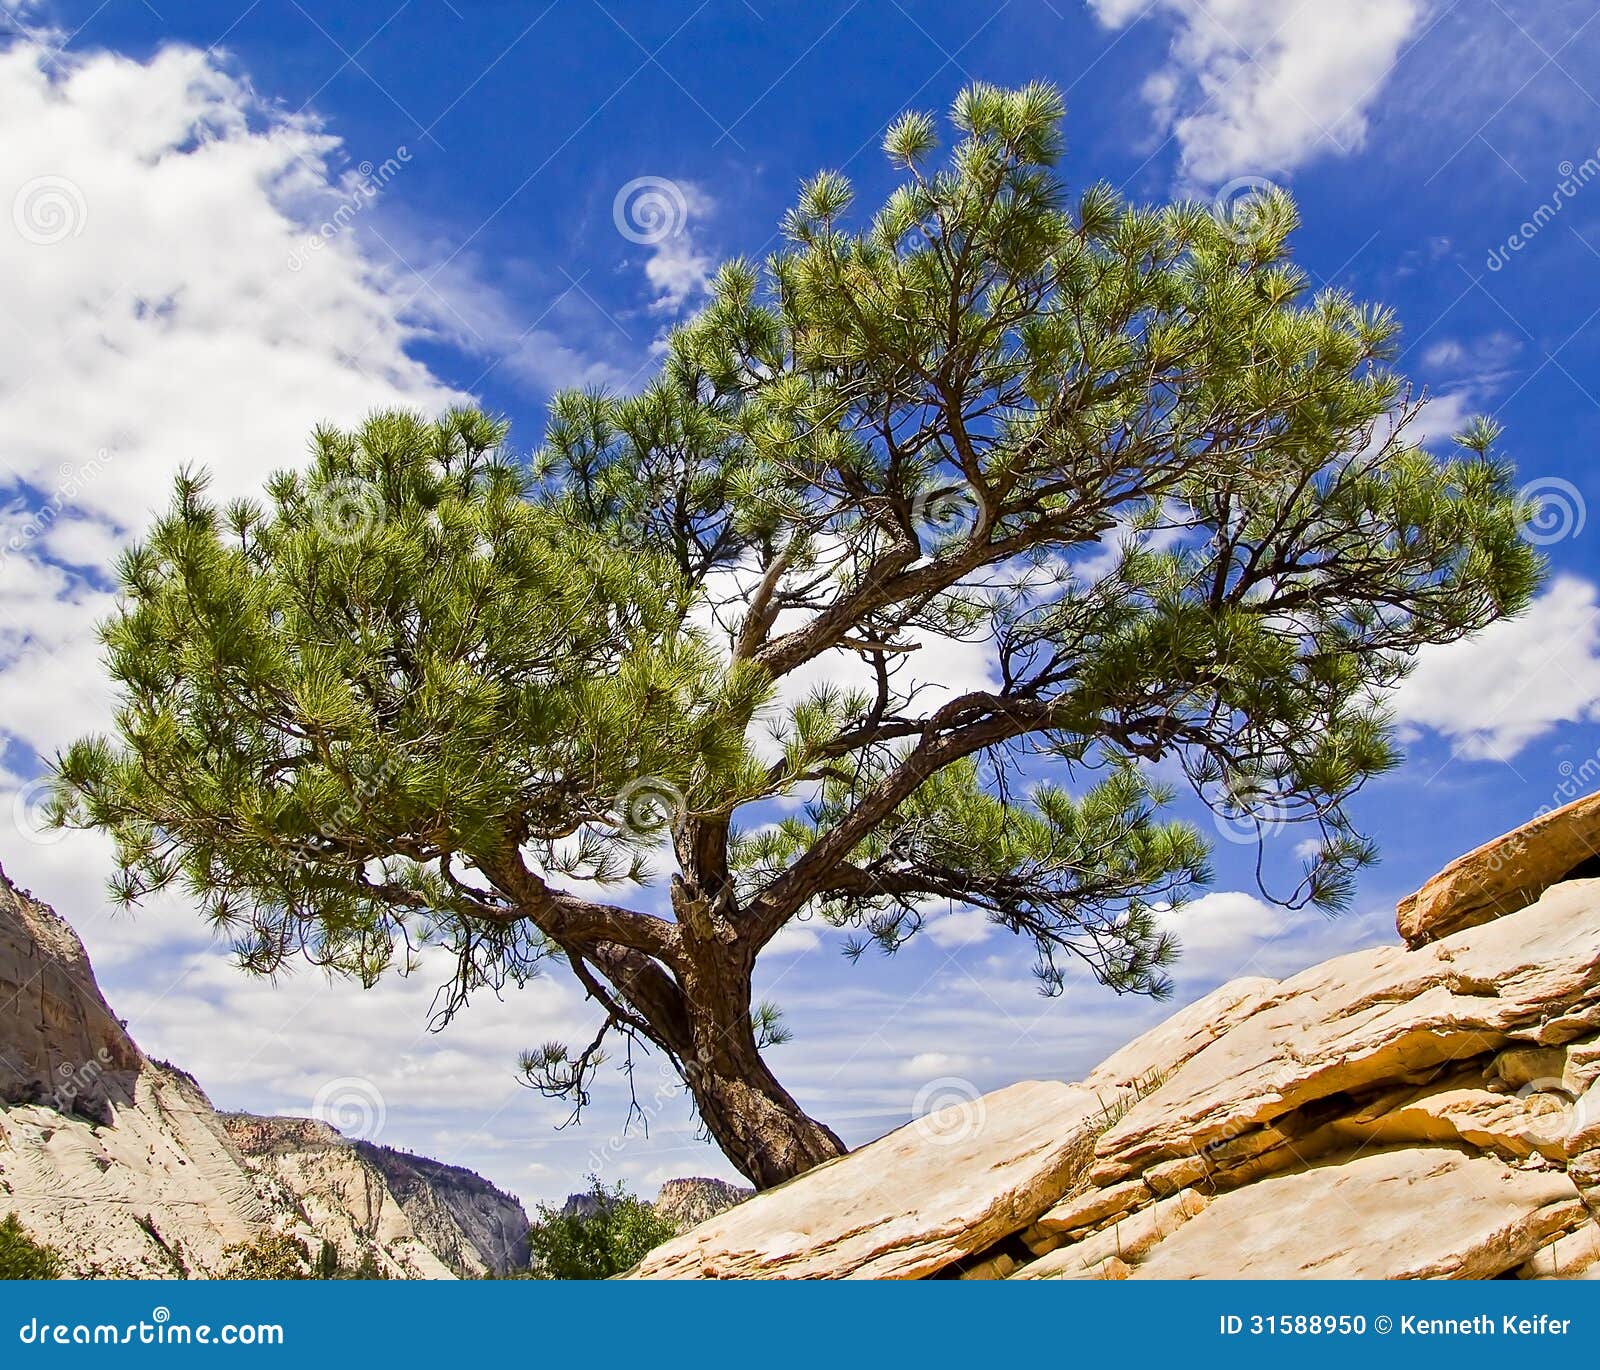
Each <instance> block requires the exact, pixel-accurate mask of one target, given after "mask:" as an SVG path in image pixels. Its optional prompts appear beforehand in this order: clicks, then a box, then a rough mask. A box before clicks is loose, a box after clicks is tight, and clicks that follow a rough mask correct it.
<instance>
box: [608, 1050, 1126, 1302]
mask: <svg viewBox="0 0 1600 1370" xmlns="http://www.w3.org/2000/svg"><path fill="white" fill-rule="evenodd" d="M1098 1108H1099V1104H1098V1101H1097V1100H1096V1098H1095V1095H1094V1093H1093V1091H1091V1090H1088V1089H1085V1088H1083V1087H1081V1086H1074V1085H1063V1084H1057V1083H1054V1082H1039V1081H1029V1082H1025V1083H1022V1084H1017V1085H1012V1086H1010V1087H1009V1088H1006V1089H1002V1090H999V1091H998V1092H996V1093H994V1094H990V1095H987V1096H985V1098H984V1099H983V1100H982V1103H981V1107H980V1108H978V1109H977V1110H975V1112H974V1115H973V1116H972V1117H971V1118H970V1119H969V1120H968V1121H969V1122H970V1126H962V1127H960V1128H959V1129H955V1130H951V1129H948V1128H945V1127H943V1126H939V1127H930V1126H927V1125H926V1123H925V1121H918V1122H913V1123H909V1124H907V1125H906V1126H905V1127H902V1128H900V1129H899V1130H898V1131H895V1132H891V1133H890V1134H889V1135H888V1136H886V1137H881V1138H879V1139H878V1140H877V1141H876V1142H873V1143H871V1144H870V1145H868V1146H864V1147H862V1148H861V1149H860V1150H859V1151H855V1152H852V1153H851V1154H850V1155H848V1156H844V1157H841V1158H840V1159H839V1160H836V1161H830V1162H828V1163H827V1164H825V1165H821V1166H818V1167H817V1168H816V1169H815V1170H812V1171H809V1172H807V1173H806V1174H804V1175H802V1176H800V1177H799V1178H798V1179H796V1180H791V1181H790V1182H789V1183H788V1184H786V1185H780V1186H779V1187H778V1188H777V1189H770V1190H767V1191H766V1192H765V1193H762V1194H757V1195H756V1196H755V1198H753V1199H750V1200H749V1201H748V1202H746V1203H743V1204H740V1205H739V1206H738V1207H737V1208H733V1209H729V1210H728V1211H727V1212H726V1213H722V1214H719V1215H718V1216H717V1217H715V1218H713V1219H711V1221H710V1222H707V1223H703V1224H702V1225H701V1226H699V1227H697V1228H695V1229H694V1230H693V1231H691V1232H689V1233H686V1234H685V1235H684V1236H681V1237H678V1238H675V1239H674V1240H672V1241H670V1242H667V1243H666V1244H665V1245H663V1246H659V1247H657V1248H656V1249H655V1250H654V1251H652V1252H651V1253H650V1254H649V1255H648V1256H646V1257H645V1259H644V1260H643V1261H642V1262H641V1263H640V1264H639V1266H637V1267H636V1268H635V1269H634V1270H632V1271H630V1272H629V1277H630V1278H641V1279H682V1278H698V1279H719V1278H720V1279H727V1278H738V1277H755V1276H761V1277H767V1278H784V1279H812V1278H833V1279H838V1278H879V1279H915V1278H917V1277H919V1276H923V1275H931V1274H933V1273H934V1272H935V1271H938V1270H941V1269H943V1268H944V1267H946V1266H949V1265H952V1264H954V1263H955V1262H957V1261H958V1260H960V1259H961V1258H963V1257H966V1256H971V1255H975V1254H977V1253H979V1252H981V1251H984V1250H986V1249H987V1248H988V1247H990V1246H992V1245H993V1244H994V1243H995V1242H996V1241H998V1240H999V1239H1000V1238H1001V1237H1004V1236H1007V1235H1009V1234H1011V1233H1014V1232H1019V1231H1021V1230H1022V1229H1023V1228H1025V1227H1027V1226H1028V1225H1029V1224H1030V1223H1032V1222H1033V1220H1034V1219H1035V1218H1037V1217H1038V1216H1039V1214H1041V1213H1042V1212H1044V1210H1045V1209H1047V1208H1048V1207H1050V1205H1051V1204H1052V1203H1054V1202H1055V1201H1056V1199H1057V1198H1059V1197H1060V1196H1061V1194H1062V1193H1063V1192H1064V1191H1065V1190H1066V1188H1067V1187H1068V1185H1069V1184H1070V1183H1071V1182H1072V1180H1073V1178H1074V1171H1075V1168H1076V1167H1077V1166H1078V1165H1080V1164H1081V1162H1082V1150H1083V1149H1082V1147H1081V1146H1075V1145H1074V1143H1075V1141H1076V1140H1077V1139H1078V1138H1079V1136H1080V1135H1081V1134H1082V1132H1083V1130H1084V1128H1085V1127H1086V1126H1088V1125H1089V1123H1090V1120H1091V1119H1092V1118H1094V1117H1095V1116H1096V1113H1097V1109H1098Z"/></svg>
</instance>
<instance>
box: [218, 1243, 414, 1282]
mask: <svg viewBox="0 0 1600 1370" xmlns="http://www.w3.org/2000/svg"><path fill="white" fill-rule="evenodd" d="M222 1254H223V1255H224V1256H225V1257H227V1258H228V1264H227V1266H226V1267H225V1268H224V1270H223V1273H222V1276H221V1278H222V1279H225V1280H386V1279H388V1278H389V1277H388V1275H387V1274H385V1273H384V1270H383V1268H382V1266H380V1265H379V1264H378V1260H377V1257H375V1256H374V1255H373V1254H372V1252H370V1251H368V1252H365V1253H364V1254H363V1255H362V1257H361V1260H360V1261H359V1262H357V1263H356V1265H354V1266H346V1265H344V1263H343V1262H342V1261H341V1259H340V1257H339V1248H338V1247H337V1246H335V1245H334V1244H333V1243H332V1242H330V1241H324V1242H323V1243H322V1245H321V1246H320V1247H319V1248H318V1249H317V1254H316V1255H315V1256H313V1255H312V1254H311V1251H310V1248H308V1247H307V1246H306V1244H305V1243H304V1242H303V1241H301V1240H300V1239H299V1238H298V1237H293V1236H290V1235H289V1234H288V1233H285V1232H263V1233H262V1234H261V1235H260V1236H258V1237H256V1238H255V1239H254V1240H252V1241H248V1242H236V1243H234V1244H233V1245H232V1246H229V1247H226V1248H225V1249H224V1250H223V1253H222Z"/></svg>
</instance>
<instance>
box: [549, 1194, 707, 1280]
mask: <svg viewBox="0 0 1600 1370" xmlns="http://www.w3.org/2000/svg"><path fill="white" fill-rule="evenodd" d="M589 1181H590V1183H589V1190H588V1192H587V1194H585V1195H583V1196H581V1197H582V1198H584V1199H585V1200H587V1202H586V1203H585V1204H583V1205H578V1206H574V1207H573V1208H572V1210H571V1211H568V1210H567V1209H564V1208H552V1207H549V1206H547V1205H545V1204H540V1205H539V1208H538V1217H537V1219H536V1220H535V1221H534V1223H533V1226H532V1227H531V1228H530V1229H529V1231H528V1243H529V1248H530V1250H531V1252H532V1262H531V1267H530V1274H531V1275H532V1276H533V1278H535V1279H541V1280H606V1279H610V1278H611V1276H613V1275H620V1274H621V1273H622V1272H623V1271H625V1270H630V1269H632V1268H633V1267H634V1266H636V1265H637V1264H638V1263H639V1262H640V1261H642V1260H643V1259H644V1258H645V1256H646V1255H648V1254H649V1253H650V1252H651V1251H652V1250H653V1249H654V1248H656V1247H658V1246H660V1245H661V1243H662V1242H664V1241H666V1240H668V1238H670V1237H672V1236H674V1235H675V1234H676V1229H675V1228H674V1226H673V1224H672V1222H671V1221H670V1220H669V1219H667V1218H664V1217H661V1216H660V1215H659V1214H658V1213H657V1212H656V1211H655V1209H654V1208H653V1207H652V1206H651V1205H650V1204H648V1203H646V1202H645V1201H644V1200H643V1199H641V1198H639V1197H638V1196H637V1195H634V1194H630V1193H628V1191H627V1189H626V1188H625V1186H623V1185H622V1184H621V1183H620V1182H618V1183H617V1184H616V1185H614V1186H611V1187H607V1186H606V1185H605V1184H603V1183H602V1182H601V1180H600V1178H599V1177H598V1176H594V1175H591V1176H590V1177H589Z"/></svg>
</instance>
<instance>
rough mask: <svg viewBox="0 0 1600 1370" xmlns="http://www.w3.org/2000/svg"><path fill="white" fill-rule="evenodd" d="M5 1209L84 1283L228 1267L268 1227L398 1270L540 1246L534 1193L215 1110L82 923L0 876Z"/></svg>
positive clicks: (316, 1132)
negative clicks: (153, 1034) (100, 973)
mask: <svg viewBox="0 0 1600 1370" xmlns="http://www.w3.org/2000/svg"><path fill="white" fill-rule="evenodd" d="M406 1163H409V1168H408V1165H407V1164H406ZM428 1167H433V1169H432V1170H431V1171H430V1170H429V1169H428ZM391 1176H392V1177H393V1186H392V1187H391ZM474 1181H476V1185H474V1183H473V1182H474ZM6 1213H16V1214H17V1216H18V1218H19V1220H20V1221H21V1223H22V1225H23V1227H24V1228H25V1229H27V1231H29V1232H30V1233H31V1234H32V1235H33V1236H34V1237H36V1238H37V1239H39V1240H41V1241H44V1242H46V1243H48V1244H49V1245H51V1246H53V1247H55V1248H56V1249H57V1250H58V1251H59V1252H60V1254H61V1256H62V1261H63V1267H64V1269H65V1271H66V1272H67V1273H68V1274H70V1275H75V1276H78V1277H81V1278H93V1277H106V1278H158V1279H173V1278H206V1277H210V1276H215V1275H219V1274H222V1273H224V1272H225V1271H227V1270H228V1269H229V1268H230V1267H231V1266H232V1265H233V1263H234V1260H235V1256H233V1255H231V1254H230V1253H229V1248H230V1247H236V1246H239V1245H242V1244H246V1243H250V1242H252V1241H254V1240H256V1239H257V1238H259V1237H261V1236H262V1235H263V1234H265V1233H267V1232H269V1231H278V1232H284V1233H288V1234H290V1235H292V1236H294V1237H296V1238H298V1239H299V1240H301V1241H302V1242H303V1243H304V1244H305V1245H306V1246H307V1248H308V1249H309V1250H310V1251H312V1252H313V1253H314V1252H316V1251H317V1250H318V1249H319V1248H320V1246H321V1244H322V1242H324V1241H331V1242H333V1244H334V1245H335V1247H337V1248H338V1250H339V1252H340V1255H341V1257H342V1258H343V1260H344V1261H345V1262H346V1263H347V1264H349V1265H351V1266H356V1265H359V1264H360V1262H361V1261H362V1259H363V1258H365V1257H371V1259H372V1260H373V1261H375V1262H376V1263H377V1264H378V1266H379V1267H380V1268H381V1269H382V1270H384V1271H385V1272H386V1273H387V1274H389V1275H390V1276H392V1277H395V1278H443V1279H448V1278H451V1277H452V1276H453V1274H464V1275H476V1274H482V1273H483V1272H484V1271H486V1270H489V1269H495V1270H497V1271H503V1270H504V1269H508V1268H510V1267H511V1266H512V1265H514V1264H521V1263H524V1262H525V1259H526V1237H527V1220H526V1218H525V1217H522V1216H520V1215H521V1213H522V1210H521V1206H520V1205H519V1204H517V1202H516V1200H514V1199H511V1198H510V1197H509V1196H507V1195H503V1194H500V1193H499V1191H497V1190H494V1189H493V1187H492V1186H490V1185H489V1184H488V1183H487V1182H486V1181H483V1180H481V1179H480V1178H479V1177H477V1176H475V1175H472V1174H471V1172H468V1171H459V1170H457V1169H456V1168H455V1167H450V1166H439V1165H438V1164H437V1163H435V1162H427V1161H424V1160H423V1159H422V1158H419V1157H404V1156H403V1153H399V1152H390V1151H388V1150H387V1148H377V1147H375V1148H371V1149H370V1151H364V1150H362V1149H360V1148H358V1147H357V1146H355V1145H352V1144H351V1143H349V1142H347V1141H346V1140H345V1139H344V1138H343V1137H341V1136H340V1135H339V1134H338V1133H337V1132H335V1131H334V1130H333V1129H332V1128H329V1127H327V1126H326V1125H325V1124H322V1123H318V1122H314V1121H311V1120H308V1119H282V1118H248V1117H247V1115H229V1116H228V1117H227V1118H226V1119H225V1118H224V1117H222V1116H220V1115H218V1114H217V1113H216V1112H215V1110H214V1109H213V1108H212V1106H211V1102H210V1100H209V1099H207V1098H206V1095H205V1093H204V1091H202V1090H201V1088H200V1086H199V1085H198V1084H196V1083H195V1081H194V1080H193V1079H191V1078H190V1077H189V1076H188V1075H186V1074H184V1073H183V1072H182V1071H180V1070H177V1069H176V1068H174V1067H171V1066H168V1065H165V1064H163V1063H161V1062H156V1061H151V1060H150V1059H149V1058H148V1057H146V1056H145V1055H144V1053H143V1052H141V1051H140V1050H139V1048H138V1047H137V1046H136V1045H135V1044H134V1042H133V1040H132V1038H131V1037H129V1035H128V1034H127V1032H126V1031H125V1030H124V1028H123V1027H122V1024H121V1023H120V1022H119V1021H118V1020H117V1018H116V1017H115V1015H114V1014H113V1013H112V1011H111V1009H110V1008H109V1007H108V1006H107V1005H106V1002H105V1000H104V999H103V998H102V997H101V995H100V991H99V989H98V987H97V986H96V984H95V981H94V974H93V972H92V970H91V969H90V967H89V961H88V957H87V956H86V955H85V954H84V950H83V946H82V944H81V943H80V942H79V941H78V938H77V937H76V935H75V934H74V933H73V932H72V930H71V928H69V927H68V926H67V925H66V923H64V922H63V921H62V920H61V919H60V918H58V917H57V916H56V915H55V914H54V913H53V912H52V911H51V910H50V909H49V908H47V907H46V906H45V905H43V904H41V903H39V902H38V901H37V900H35V899H33V898H32V897H30V896H28V895H26V894H24V893H22V892H20V891H18V890H16V889H15V888H14V887H13V886H12V885H11V884H10V883H9V882H7V881H6V880H5V878H4V874H3V873H0V1216H3V1215H4V1214H6ZM519 1241H520V1242H521V1243H523V1245H522V1248H521V1250H522V1258H521V1260H518V1259H516V1253H517V1243H518V1242H519Z"/></svg>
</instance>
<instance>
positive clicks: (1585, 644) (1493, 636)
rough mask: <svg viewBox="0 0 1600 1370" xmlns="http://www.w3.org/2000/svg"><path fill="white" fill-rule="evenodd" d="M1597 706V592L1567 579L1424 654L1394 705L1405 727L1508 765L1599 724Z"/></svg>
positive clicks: (1466, 752)
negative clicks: (1557, 734)
mask: <svg viewBox="0 0 1600 1370" xmlns="http://www.w3.org/2000/svg"><path fill="white" fill-rule="evenodd" d="M1597 701H1600V605H1597V603H1596V592H1595V587H1594V585H1593V584H1592V583H1591V582H1589V581H1587V580H1584V579H1581V578H1580V577H1578V576H1573V575H1561V576H1557V577H1556V578H1555V579H1554V580H1553V581H1552V582H1551V583H1550V586H1549V588H1548V589H1546V590H1545V591H1544V593H1543V594H1541V595H1540V596H1539V597H1538V598H1537V599H1536V600H1534V602H1533V605H1532V606H1531V607H1530V608H1529V609H1528V611H1527V613H1525V614H1523V615H1522V616H1521V617H1520V618H1515V619H1509V620H1502V621H1501V622H1499V623H1494V624H1491V625H1490V626H1489V627H1488V628H1486V629H1484V631H1483V632H1481V633H1478V634H1476V635H1475V636H1473V637H1470V638H1464V639H1462V640H1461V641H1460V642H1452V643H1449V644H1447V645H1445V646H1441V647H1428V648H1425V649H1423V651H1422V652H1421V654H1420V656H1419V659H1418V664H1417V668H1416V670H1415V671H1413V672H1412V674H1411V675H1410V676H1408V677H1407V678H1406V680H1405V681H1404V683H1403V684H1402V685H1401V686H1400V688H1399V690H1398V691H1396V693H1395V699H1394V706H1395V716H1396V719H1397V720H1398V721H1399V722H1400V723H1402V724H1404V725H1408V726H1409V727H1410V728H1412V729H1413V730H1415V729H1420V728H1428V729H1431V730H1432V731H1434V732H1436V733H1439V734H1440V735H1442V736H1443V737H1445V738H1447V739H1448V740H1449V741H1450V742H1451V743H1452V744H1453V745H1454V747H1455V750H1456V752H1457V753H1458V754H1459V755H1461V756H1463V757H1466V758H1468V759H1476V760H1481V759H1496V760H1504V761H1509V760H1511V759H1512V758H1513V757H1515V756H1516V755H1517V753H1518V752H1520V751H1521V750H1522V749H1523V748H1524V747H1526V746H1527V745H1528V744H1529V743H1530V742H1532V741H1533V740H1534V739H1535V738H1538V737H1542V736H1543V735H1544V734H1546V733H1548V732H1549V731H1550V730H1551V729H1552V728H1554V727H1555V726H1556V725H1557V724H1560V723H1576V722H1583V721H1589V720H1593V719H1595V718H1597V717H1600V704H1597Z"/></svg>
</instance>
